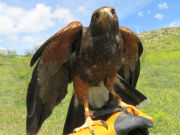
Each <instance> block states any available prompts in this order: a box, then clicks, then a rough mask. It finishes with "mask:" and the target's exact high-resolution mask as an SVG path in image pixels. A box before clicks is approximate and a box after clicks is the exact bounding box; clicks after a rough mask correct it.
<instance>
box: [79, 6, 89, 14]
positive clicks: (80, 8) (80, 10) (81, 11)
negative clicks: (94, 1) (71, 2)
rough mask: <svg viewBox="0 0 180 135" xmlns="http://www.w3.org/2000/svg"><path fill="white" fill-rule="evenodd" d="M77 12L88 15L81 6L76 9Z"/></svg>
mask: <svg viewBox="0 0 180 135" xmlns="http://www.w3.org/2000/svg"><path fill="white" fill-rule="evenodd" d="M77 11H78V12H79V13H83V14H84V15H88V12H87V10H86V8H85V7H83V6H79V7H78V9H77Z"/></svg>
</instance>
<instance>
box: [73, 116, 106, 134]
mask: <svg viewBox="0 0 180 135" xmlns="http://www.w3.org/2000/svg"><path fill="white" fill-rule="evenodd" d="M93 125H99V126H104V127H105V128H106V129H108V125H107V124H106V122H105V121H103V120H92V119H91V117H90V116H88V117H87V118H86V121H85V123H84V124H83V125H82V126H81V127H78V128H75V129H74V132H78V131H80V130H82V129H84V128H89V130H90V132H91V134H92V135H95V132H94V130H93V128H92V126H93Z"/></svg>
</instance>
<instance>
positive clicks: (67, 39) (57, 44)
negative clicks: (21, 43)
mask: <svg viewBox="0 0 180 135" xmlns="http://www.w3.org/2000/svg"><path fill="white" fill-rule="evenodd" d="M81 30H82V24H81V23H80V22H72V23H70V24H69V25H67V26H66V27H65V28H63V29H62V30H61V31H59V32H58V33H56V34H55V35H54V36H53V37H51V38H50V41H49V40H48V41H49V42H48V41H47V43H48V44H49V45H48V46H47V47H46V49H45V50H44V52H43V54H42V60H43V62H44V63H48V62H55V61H56V62H58V63H59V64H60V65H61V64H62V63H63V62H64V61H65V60H66V59H67V57H68V55H69V53H70V46H71V44H72V43H73V42H74V40H75V38H77V36H76V35H78V34H80V33H81Z"/></svg>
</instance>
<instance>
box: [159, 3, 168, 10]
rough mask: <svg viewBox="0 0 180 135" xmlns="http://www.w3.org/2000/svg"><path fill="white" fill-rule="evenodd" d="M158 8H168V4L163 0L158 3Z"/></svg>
mask: <svg viewBox="0 0 180 135" xmlns="http://www.w3.org/2000/svg"><path fill="white" fill-rule="evenodd" d="M158 8H159V9H166V8H168V4H167V3H166V2H164V3H162V4H158Z"/></svg>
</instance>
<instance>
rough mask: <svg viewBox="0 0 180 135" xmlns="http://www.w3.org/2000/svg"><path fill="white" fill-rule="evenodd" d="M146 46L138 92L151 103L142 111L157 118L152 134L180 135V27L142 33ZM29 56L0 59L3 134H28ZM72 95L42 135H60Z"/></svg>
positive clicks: (0, 102)
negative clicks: (26, 130) (26, 126)
mask: <svg viewBox="0 0 180 135" xmlns="http://www.w3.org/2000/svg"><path fill="white" fill-rule="evenodd" d="M139 37H140V38H141V40H142V42H143V46H144V53H143V55H142V58H141V63H142V64H141V74H140V78H139V81H138V85H137V89H138V90H140V91H141V92H142V93H143V94H145V95H146V96H147V97H148V98H149V99H150V100H151V103H150V104H148V105H144V107H143V111H144V112H146V113H147V114H149V115H150V116H153V117H154V118H155V125H154V128H152V129H150V132H151V134H152V135H178V134H179V133H180V106H179V105H180V100H179V99H180V27H178V28H166V29H160V30H154V31H150V32H144V33H141V34H139ZM29 61H30V56H28V57H25V56H16V57H5V56H0V135H25V119H26V101H25V99H26V90H27V87H28V83H29V80H30V77H31V72H32V68H30V67H29ZM71 94H72V85H69V94H68V96H67V97H66V99H65V100H63V102H62V103H61V105H59V106H58V107H56V108H55V110H54V112H53V114H52V115H51V117H50V118H49V119H48V120H47V121H46V122H45V123H44V124H43V126H42V128H41V130H40V133H39V135H59V134H61V132H62V127H63V124H64V120H65V117H66V111H67V108H68V105H69V100H70V97H71Z"/></svg>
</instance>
